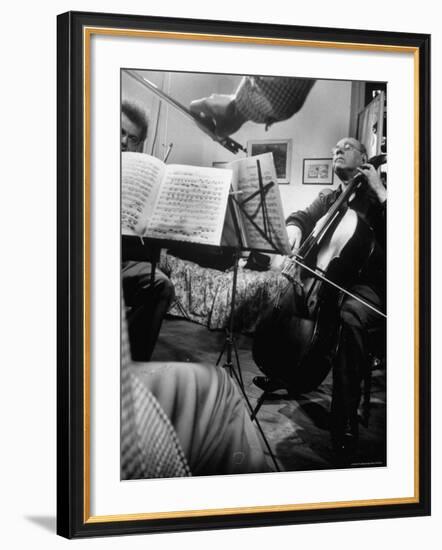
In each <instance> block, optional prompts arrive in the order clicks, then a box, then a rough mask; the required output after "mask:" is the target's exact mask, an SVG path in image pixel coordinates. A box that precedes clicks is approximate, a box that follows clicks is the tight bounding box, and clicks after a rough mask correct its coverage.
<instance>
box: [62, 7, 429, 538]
mask: <svg viewBox="0 0 442 550" xmlns="http://www.w3.org/2000/svg"><path fill="white" fill-rule="evenodd" d="M87 28H90V29H99V28H106V29H114V30H115V31H120V32H124V31H131V30H139V31H155V32H158V31H161V32H166V33H190V34H196V33H202V34H204V35H205V36H208V35H222V36H227V35H228V36H236V37H241V39H243V40H244V39H245V40H247V39H250V40H251V39H252V37H254V39H259V38H266V39H274V40H298V41H303V42H306V43H308V42H312V43H314V42H318V41H320V42H322V43H329V45H330V47H333V45H335V46H336V45H338V44H340V45H341V46H342V45H344V46H345V47H348V48H351V47H353V46H354V47H357V45H363V46H364V47H365V48H370V47H382V48H385V49H386V50H388V48H390V47H393V48H395V49H396V51H400V49H401V48H406V49H408V51H412V52H413V53H414V56H415V60H416V62H417V63H418V73H417V74H416V87H417V91H418V103H417V104H416V106H415V107H416V115H417V116H418V125H417V128H416V141H415V146H416V148H417V150H418V161H419V162H418V171H417V172H416V178H418V202H417V204H416V205H415V209H416V214H417V216H418V224H419V225H418V231H419V234H418V235H417V239H416V248H415V251H416V253H417V254H418V256H417V259H416V261H417V262H418V264H417V265H418V270H417V272H418V275H419V288H418V291H417V293H416V297H415V298H416V304H417V310H416V314H417V315H418V343H419V345H418V348H416V361H417V363H416V382H417V387H418V388H419V390H418V394H417V395H416V396H415V398H416V404H417V406H416V414H417V418H416V420H417V429H418V434H419V437H418V439H417V442H416V449H415V453H416V455H415V458H416V470H415V473H416V491H415V495H414V497H413V498H412V499H408V500H407V499H405V500H404V501H401V500H400V499H399V500H398V501H397V502H382V501H381V502H379V503H376V502H371V503H368V504H362V505H358V504H356V505H352V504H351V503H349V504H348V503H347V504H348V505H344V506H336V505H333V504H332V505H324V506H317V507H311V506H310V507H307V506H306V507H304V508H303V507H302V506H294V507H293V509H284V510H276V509H275V508H272V507H271V506H269V507H268V508H265V509H263V510H259V511H257V510H254V509H250V511H249V512H244V511H242V513H235V512H233V513H221V511H220V512H219V513H217V512H215V513H211V514H206V513H204V511H203V513H201V515H198V514H195V515H192V516H190V515H186V513H185V512H183V514H182V515H180V516H177V515H176V514H175V515H173V516H170V517H167V514H166V516H164V515H163V516H160V515H158V516H156V517H155V514H153V515H152V514H151V517H149V518H146V517H143V515H142V514H140V515H139V516H136V517H133V516H132V517H124V516H119V515H118V514H116V515H115V516H113V517H103V518H100V517H98V518H97V517H94V516H92V515H91V514H90V493H89V490H90V487H89V485H88V479H89V477H88V476H90V470H89V464H88V456H89V455H88V437H89V435H90V434H89V431H88V424H87V423H88V415H87V414H85V411H86V413H87V409H86V405H87V403H88V402H89V401H88V400H89V399H90V395H89V392H90V388H89V384H88V377H89V375H90V372H89V370H88V369H89V365H88V354H89V340H88V339H89V338H90V333H89V327H88V322H87V308H88V307H90V302H89V299H90V296H89V288H88V285H87V283H85V280H86V278H85V274H87V273H88V270H89V269H90V264H89V261H90V244H89V238H88V234H87V231H85V228H86V229H87V228H88V227H89V225H88V218H87V216H88V211H87V209H85V207H84V205H85V198H87V197H85V193H87V192H88V190H87V187H85V185H84V182H85V170H87V167H88V163H89V162H90V159H89V152H88V151H85V149H84V145H85V143H84V139H85V137H84V136H85V133H86V132H87V131H88V127H87V125H88V119H87V117H85V112H86V105H85V104H86V103H87V101H88V98H87V97H86V96H85V86H84V74H85V71H84V69H85V66H84V63H85V57H84V47H85V40H86V39H87V33H85V29H87ZM57 30H58V38H57V87H58V99H57V112H58V120H57V138H58V152H57V180H58V197H57V208H58V221H57V231H58V237H57V256H58V259H57V270H58V285H57V300H58V314H57V321H58V325H57V343H58V350H57V361H58V379H57V416H58V421H57V464H58V467H57V532H58V534H59V535H61V536H63V537H67V538H80V537H92V536H104V535H123V534H135V533H155V532H170V531H188V530H198V529H220V528H239V527H256V526H271V525H287V524H294V523H306V522H329V521H343V520H362V519H374V518H393V517H409V516H423V515H429V514H430V406H431V404H430V311H431V307H430V304H431V300H430V298H431V297H430V258H431V250H430V150H431V147H430V36H429V35H427V34H412V33H393V32H378V31H365V30H350V29H329V28H317V27H295V26H288V25H280V26H277V25H268V24H256V23H253V24H252V23H239V22H223V21H206V20H191V19H176V18H161V17H145V16H136V15H116V14H104V13H84V12H69V13H64V14H62V15H59V16H58V21H57ZM85 167H86V168H85Z"/></svg>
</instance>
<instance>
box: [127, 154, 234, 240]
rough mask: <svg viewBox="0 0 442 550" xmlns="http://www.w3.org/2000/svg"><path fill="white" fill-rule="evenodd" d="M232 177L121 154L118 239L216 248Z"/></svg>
mask: <svg viewBox="0 0 442 550" xmlns="http://www.w3.org/2000/svg"><path fill="white" fill-rule="evenodd" d="M231 180H232V171H231V170H224V169H221V168H204V167H199V166H185V165H177V164H169V165H166V164H164V163H163V162H162V161H161V160H159V159H157V158H155V157H152V156H150V155H146V154H144V153H129V152H125V153H123V154H122V197H121V224H122V230H123V234H132V235H140V236H145V237H150V238H156V239H167V240H177V241H185V242H193V243H202V244H211V245H219V244H220V243H221V235H222V231H223V226H224V219H225V215H226V208H227V200H228V196H229V190H230V184H231Z"/></svg>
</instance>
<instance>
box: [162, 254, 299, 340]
mask: <svg viewBox="0 0 442 550" xmlns="http://www.w3.org/2000/svg"><path fill="white" fill-rule="evenodd" d="M158 267H159V268H160V269H161V271H163V272H164V273H165V274H166V275H167V276H168V277H169V278H170V279H171V281H172V283H173V285H174V287H175V295H176V297H177V300H176V301H175V302H174V303H173V304H172V306H171V309H170V310H169V314H171V315H176V316H179V317H186V318H187V319H189V320H191V321H194V322H197V323H200V324H202V325H205V326H207V327H208V328H210V329H223V328H225V327H227V326H228V323H229V315H230V302H231V294H232V283H233V270H232V271H227V272H223V271H218V270H217V269H210V268H205V267H201V266H199V265H198V264H196V263H193V262H190V261H188V260H182V259H180V258H176V257H175V256H172V255H170V254H167V253H166V252H165V251H163V252H162V254H161V258H160V262H159V266H158ZM288 284H290V283H289V282H288V280H287V279H286V278H285V277H284V276H282V275H281V274H279V273H276V272H275V271H264V272H259V271H252V270H249V269H241V268H240V269H239V270H238V278H237V286H236V296H235V327H234V328H235V330H236V331H241V332H254V330H255V328H256V326H257V324H258V323H259V321H260V319H261V316H262V314H263V313H264V312H265V311H266V309H267V307H268V306H269V305H270V304H271V303H272V302H273V301H274V300H275V298H276V297H277V295H278V293H279V292H281V291H282V290H283V289H284V288H285V287H286V286H287V285H288Z"/></svg>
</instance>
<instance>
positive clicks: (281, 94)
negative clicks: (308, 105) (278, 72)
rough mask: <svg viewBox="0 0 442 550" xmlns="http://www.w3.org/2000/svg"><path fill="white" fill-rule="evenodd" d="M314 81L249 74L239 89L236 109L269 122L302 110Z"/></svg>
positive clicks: (254, 119)
mask: <svg viewBox="0 0 442 550" xmlns="http://www.w3.org/2000/svg"><path fill="white" fill-rule="evenodd" d="M314 83H315V80H313V79H305V78H291V77H279V76H278V77H273V76H257V77H254V76H246V77H244V78H243V79H242V81H241V83H240V85H239V87H238V90H237V91H236V96H235V103H236V109H237V110H238V113H239V115H240V116H242V117H243V118H245V119H246V120H251V121H253V122H259V123H265V124H266V125H267V126H269V125H270V124H273V123H274V122H278V121H280V120H285V119H287V118H290V117H291V116H292V115H293V114H295V113H296V112H297V111H299V109H300V108H301V107H302V106H303V104H304V102H305V100H306V98H307V95H308V94H309V92H310V90H311V88H312V86H313V84H314Z"/></svg>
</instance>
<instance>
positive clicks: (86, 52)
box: [83, 27, 420, 523]
mask: <svg viewBox="0 0 442 550" xmlns="http://www.w3.org/2000/svg"><path fill="white" fill-rule="evenodd" d="M94 34H96V35H107V36H124V37H137V38H156V39H175V40H194V41H195V40H199V41H209V42H231V43H248V44H257V45H272V46H291V47H304V48H305V47H308V48H328V49H330V48H332V49H344V50H359V51H372V52H391V53H412V54H413V60H414V125H415V127H414V152H415V154H414V224H415V240H414V342H415V346H414V384H415V387H414V392H415V393H414V495H413V496H411V497H398V498H385V499H372V500H352V501H337V502H318V503H302V504H287V505H269V506H251V507H234V508H216V509H206V510H180V511H171V512H152V513H136V514H115V515H109V516H92V515H91V513H90V504H91V503H90V497H91V490H90V445H91V441H90V395H91V394H90V368H91V367H90V306H91V303H90V168H91V158H90V118H91V117H90V84H91V74H90V67H91V65H90V61H91V60H90V55H91V51H90V47H91V44H90V42H91V37H92V35H94ZM419 70H420V66H419V49H418V48H417V47H412V46H395V45H385V44H364V43H357V42H355V43H352V42H330V41H320V40H311V41H310V40H296V39H281V38H269V37H244V36H236V35H221V34H204V33H186V32H169V31H146V30H136V29H113V28H108V27H84V28H83V71H84V72H83V83H84V86H83V93H84V102H83V109H84V112H83V123H84V124H83V128H84V132H83V144H84V147H83V169H84V178H83V212H84V231H83V239H84V258H83V262H84V273H83V284H84V301H83V308H84V309H83V311H84V315H83V322H84V331H83V336H84V354H83V358H84V366H83V375H84V381H83V386H84V387H83V389H84V403H83V420H84V438H83V442H84V457H83V458H84V470H83V473H84V484H83V495H84V499H83V511H84V513H83V517H84V522H85V523H102V522H116V521H134V520H149V519H171V518H191V517H205V516H216V515H219V516H226V515H231V514H252V513H257V512H258V513H259V512H284V511H298V510H321V509H337V508H348V507H356V506H379V505H393V504H413V503H417V502H419V344H420V342H419V263H420V262H419V259H420V256H419V233H418V229H419Z"/></svg>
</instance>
